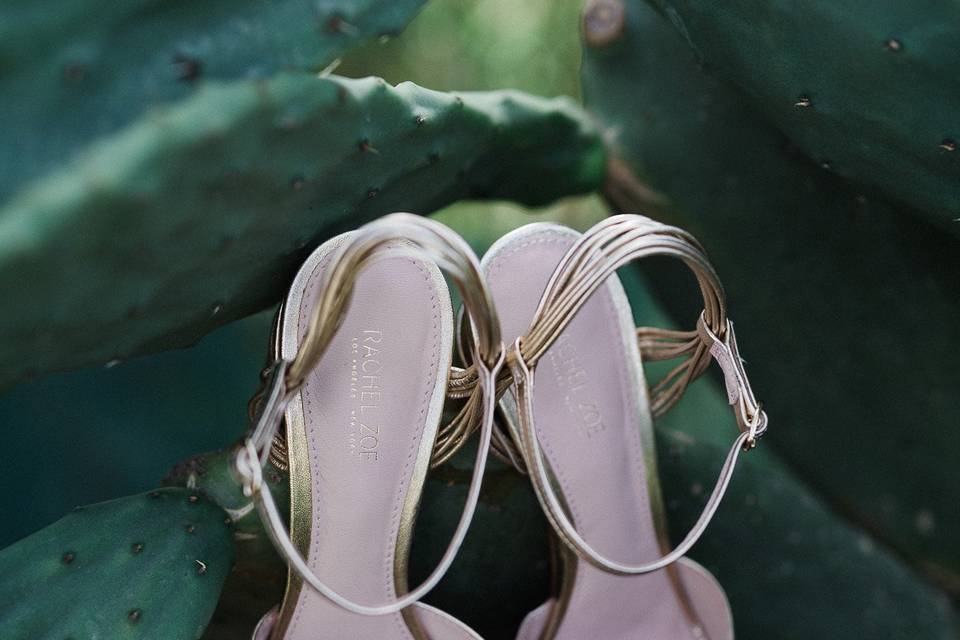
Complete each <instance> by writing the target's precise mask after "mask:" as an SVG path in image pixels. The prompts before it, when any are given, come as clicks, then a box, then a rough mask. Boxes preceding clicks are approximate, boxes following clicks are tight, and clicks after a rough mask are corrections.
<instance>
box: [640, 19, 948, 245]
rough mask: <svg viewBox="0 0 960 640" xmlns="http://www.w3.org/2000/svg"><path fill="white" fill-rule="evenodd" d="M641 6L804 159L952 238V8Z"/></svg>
mask: <svg viewBox="0 0 960 640" xmlns="http://www.w3.org/2000/svg"><path fill="white" fill-rule="evenodd" d="M650 2H651V4H653V5H655V6H656V7H658V8H659V9H660V10H661V11H662V12H663V13H664V14H666V16H668V17H669V19H670V20H671V22H673V23H674V25H675V27H676V28H677V30H678V31H679V32H680V33H681V34H682V35H683V37H685V38H686V39H687V41H688V42H689V44H690V46H691V47H692V48H693V49H694V50H695V51H696V52H697V54H698V55H699V57H700V58H701V59H702V61H703V62H704V64H706V65H707V66H708V67H710V69H711V70H715V71H716V72H717V73H718V74H720V75H722V76H724V77H725V78H727V79H729V80H731V81H733V82H734V83H735V84H737V85H738V86H739V87H740V88H741V89H743V90H744V91H745V92H746V93H747V94H748V95H749V98H750V101H751V102H752V103H753V104H754V105H755V106H756V107H758V108H759V110H760V111H762V112H763V113H764V114H765V115H766V116H767V117H768V118H770V119H771V120H772V121H773V122H775V123H776V124H777V125H778V126H779V127H780V128H781V129H782V130H783V131H784V132H785V133H787V135H788V136H789V137H790V140H791V142H793V144H795V145H796V146H797V147H799V148H800V149H801V150H802V151H803V152H804V153H805V154H806V155H807V156H808V157H810V158H811V159H813V160H814V161H816V162H817V163H818V164H822V165H825V166H827V167H829V170H830V171H831V172H835V173H838V174H840V175H842V176H846V177H850V178H854V179H856V180H858V181H861V182H863V183H866V184H869V185H872V186H873V187H875V188H877V189H879V190H881V191H884V192H885V193H887V194H889V195H891V196H894V197H896V198H897V199H899V200H902V201H904V202H905V203H907V204H908V205H910V206H912V207H913V208H914V209H916V210H917V211H918V212H920V213H922V214H925V215H926V216H927V217H928V218H929V219H930V220H933V221H934V222H936V223H938V224H939V225H940V226H942V227H944V228H947V229H949V230H950V231H951V232H952V233H954V234H955V235H957V236H960V222H958V219H960V149H958V144H960V73H958V72H957V70H958V69H960V46H958V44H957V30H956V25H957V24H960V4H958V3H956V2H939V1H937V0H918V1H916V2H902V1H901V0H879V1H878V0H848V1H846V2H840V3H838V2H833V1H831V0H809V1H808V2H794V1H792V0H775V1H770V0H735V1H733V2H714V1H712V0H650Z"/></svg>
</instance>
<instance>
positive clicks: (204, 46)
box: [0, 0, 424, 201]
mask: <svg viewBox="0 0 960 640" xmlns="http://www.w3.org/2000/svg"><path fill="white" fill-rule="evenodd" d="M423 3H424V0H387V1H384V0H320V1H314V0H270V1H268V2H264V1H263V0H235V1H232V2H231V1H227V0H213V1H211V2H153V1H152V0H125V1H123V2H108V3H99V2H91V1H90V0H53V1H52V2H45V3H44V4H43V5H42V6H39V5H36V4H35V3H31V2H25V1H23V0H17V1H14V2H6V3H4V5H3V7H2V8H0V91H2V93H3V95H4V96H5V99H4V100H3V101H0V121H2V122H3V123H4V129H3V134H2V135H3V138H2V140H3V143H2V144H0V166H3V167H4V170H3V172H0V201H3V200H5V199H6V198H7V197H9V196H10V195H11V194H12V193H13V191H14V190H15V189H16V188H17V187H18V186H19V185H21V184H23V183H26V182H28V181H32V180H35V179H36V178H38V177H40V176H42V175H44V174H46V173H48V172H49V171H51V170H52V169H54V168H55V167H57V166H59V165H60V164H61V163H62V162H64V160H69V159H71V158H72V157H73V155H74V154H75V153H76V152H78V151H79V150H81V149H83V148H84V147H85V146H86V145H87V144H89V143H90V141H92V140H96V139H97V138H99V137H102V136H104V135H109V134H111V133H114V132H115V131H117V130H119V129H120V128H121V127H123V126H126V125H127V124H129V123H131V122H133V121H134V120H135V119H136V118H138V117H139V116H140V115H141V114H142V113H143V112H145V111H146V110H147V109H148V108H152V107H154V106H156V105H158V104H165V103H170V102H173V101H176V100H180V99H183V98H186V97H187V96H189V95H191V94H192V93H194V92H196V91H197V90H198V88H200V87H202V86H203V85H204V83H205V82H207V81H208V80H224V79H238V78H248V77H263V76H265V75H266V74H269V73H272V72H274V71H277V70H279V69H304V70H315V71H317V70H319V69H321V68H322V67H323V66H324V65H326V64H328V63H329V62H331V61H332V60H334V59H335V58H337V57H338V56H340V55H341V54H342V53H343V52H344V51H346V50H347V49H349V48H351V47H352V46H355V45H357V44H359V43H361V42H363V41H365V40H368V39H371V38H376V37H379V36H387V35H393V34H396V33H398V32H399V31H400V30H402V29H403V27H404V26H405V25H406V23H407V22H408V21H409V20H410V19H411V18H412V17H413V16H414V15H415V14H416V12H417V11H418V10H419V9H420V7H421V6H422V5H423Z"/></svg>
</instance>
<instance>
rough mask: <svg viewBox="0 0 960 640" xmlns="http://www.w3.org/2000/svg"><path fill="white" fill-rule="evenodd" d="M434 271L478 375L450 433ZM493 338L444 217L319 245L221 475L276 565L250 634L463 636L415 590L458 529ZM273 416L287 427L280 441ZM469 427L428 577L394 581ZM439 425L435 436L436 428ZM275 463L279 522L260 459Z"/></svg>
mask: <svg viewBox="0 0 960 640" xmlns="http://www.w3.org/2000/svg"><path fill="white" fill-rule="evenodd" d="M441 268H442V269H444V270H445V271H446V272H447V273H448V274H449V276H450V278H451V280H452V281H453V282H454V283H455V284H456V286H457V287H458V289H459V290H460V292H461V294H462V296H463V300H464V303H465V307H466V309H467V317H468V319H469V322H470V325H471V326H472V328H473V334H474V335H475V336H476V338H477V340H476V341H475V345H476V347H475V349H474V350H473V357H474V358H475V362H476V363H477V366H476V368H475V371H476V372H477V376H478V377H477V382H478V384H477V385H475V386H473V387H472V388H471V392H470V398H469V401H468V402H467V405H468V407H469V410H468V411H465V412H464V413H463V417H462V419H461V422H458V423H457V424H456V425H454V427H453V431H456V432H457V435H456V437H454V438H453V439H451V438H449V437H443V436H440V435H439V434H438V427H439V422H440V415H441V410H442V407H443V402H444V396H445V393H444V392H445V390H446V388H447V385H448V378H449V365H450V353H451V343H452V334H453V318H452V312H451V308H450V298H449V292H448V291H447V287H446V283H445V282H444V279H443V278H442V276H441V275H440V269H441ZM503 354H504V352H503V346H502V343H501V341H500V332H499V323H498V320H497V315H496V312H495V310H494V306H493V303H492V299H491V296H490V293H489V291H488V290H487V288H486V285H485V283H484V282H483V279H482V278H481V276H480V268H479V263H478V261H477V259H476V256H474V254H473V253H472V251H471V250H470V248H469V247H468V246H467V244H466V243H465V242H464V241H463V240H462V239H461V238H459V236H457V235H456V234H455V233H453V232H452V231H451V230H449V229H448V228H446V227H444V226H443V225H441V224H440V223H437V222H434V221H431V220H429V219H425V218H421V217H419V216H413V215H410V214H393V215H390V216H387V217H384V218H381V219H380V220H377V221H375V222H373V223H371V224H369V225H367V226H365V227H363V228H361V229H359V230H357V231H355V232H350V233H347V234H344V235H342V236H340V237H338V238H335V239H333V240H331V241H329V242H327V243H326V244H324V245H323V246H321V247H320V248H319V249H318V250H317V251H316V252H315V253H314V254H313V255H312V256H311V257H310V258H309V259H308V260H307V261H306V263H305V264H304V265H303V267H302V268H301V270H300V272H299V273H298V275H297V277H296V279H295V281H294V283H293V286H292V287H291V291H290V294H289V296H288V297H287V299H286V301H285V303H284V306H283V310H282V312H281V314H280V317H279V319H278V322H277V327H276V333H275V357H276V361H275V363H274V364H273V365H272V366H271V367H270V368H269V370H268V374H269V375H268V376H267V380H266V384H265V389H264V392H263V394H261V397H260V399H259V401H258V402H257V405H258V406H257V408H258V412H257V415H256V418H255V420H254V421H253V428H252V429H251V431H250V432H249V434H248V436H247V438H246V441H245V442H244V444H243V446H242V447H241V448H239V450H238V451H237V455H236V461H235V472H236V476H237V478H238V480H239V481H240V483H241V484H242V486H243V489H244V492H245V493H246V494H247V495H249V496H252V497H253V499H254V503H255V504H256V507H257V510H258V512H259V514H260V517H261V519H262V520H263V522H264V524H265V526H266V528H267V530H268V532H269V534H270V536H271V538H272V539H273V542H274V544H275V546H276V547H277V549H278V551H279V552H280V554H281V555H282V557H283V558H284V559H285V560H286V562H287V564H288V566H289V567H290V574H289V580H288V586H287V591H286V595H285V597H284V601H283V604H282V606H281V607H280V608H279V609H278V610H277V609H275V610H274V611H272V612H270V613H269V614H268V615H267V616H266V617H265V618H264V619H263V620H262V621H261V623H260V625H259V626H258V628H257V630H256V632H255V634H254V638H256V639H257V640H266V639H267V638H271V639H273V640H278V639H281V638H282V639H283V640H319V639H324V638H326V639H334V638H335V639H338V640H342V639H344V638H381V639H387V640H394V639H396V640H399V639H407V638H416V639H420V640H423V639H430V640H468V639H469V640H477V639H478V636H477V635H476V634H475V633H474V632H473V631H471V630H470V629H469V628H467V627H466V626H465V625H463V624H462V623H460V622H458V621H456V620H454V619H453V618H452V617H450V616H449V615H446V614H444V613H442V612H440V611H437V610H436V609H433V608H431V607H428V606H426V605H423V604H421V603H419V602H418V601H419V600H420V599H421V598H422V597H423V596H424V595H425V594H426V593H427V592H429V591H430V590H431V589H432V588H433V587H434V586H435V585H436V584H437V583H438V582H439V581H440V579H441V578H442V577H443V575H444V573H445V572H446V571H447V569H448V568H449V566H450V564H451V563H452V561H453V559H454V556H455V555H456V553H457V550H458V548H459V547H460V544H461V543H462V541H463V539H464V536H465V534H466V532H467V528H468V527H469V525H470V521H471V518H472V516H473V513H474V510H475V508H476V505H477V499H478V496H479V492H480V483H481V480H482V477H483V471H484V468H485V466H486V460H487V453H488V450H489V443H490V439H491V437H492V432H493V426H492V419H493V412H494V408H495V402H496V400H495V394H494V389H495V385H494V381H495V378H496V376H497V374H498V372H499V370H500V368H501V365H502V364H503V357H504V355H503ZM281 421H282V422H283V424H284V425H285V438H284V437H278V430H279V428H280V425H281ZM477 430H478V431H479V432H480V443H479V448H478V452H477V457H476V463H475V467H474V471H473V477H472V480H471V484H470V487H469V489H468V494H467V500H466V504H465V506H464V510H463V514H462V516H461V518H460V521H459V523H458V525H457V527H456V530H455V532H454V534H453V537H452V540H451V542H450V544H449V547H448V548H447V550H446V552H445V553H444V555H443V557H442V559H441V560H440V562H439V564H438V566H437V567H436V569H435V570H434V571H433V572H432V573H431V574H430V576H429V577H428V578H427V579H426V580H425V581H424V582H423V584H421V585H419V586H417V587H416V588H415V589H412V590H409V589H408V588H407V585H406V582H407V557H408V553H409V549H410V544H411V537H412V529H413V524H414V520H415V518H416V512H417V508H418V505H419V503H420V497H421V494H422V490H423V484H424V480H425V477H426V474H427V471H428V468H429V466H430V465H431V464H434V465H435V464H438V463H439V462H442V461H443V460H445V459H447V458H448V457H449V456H450V455H452V453H453V452H454V451H455V450H456V448H457V447H458V446H460V444H462V443H463V441H464V440H465V436H464V434H469V433H471V432H473V431H477ZM450 431H451V428H450V427H447V428H445V430H444V433H450ZM270 456H273V458H274V460H275V462H277V463H279V464H280V465H282V466H286V465H289V474H290V483H291V517H290V531H289V533H288V532H287V529H286V527H285V526H284V523H283V519H282V517H281V516H280V513H279V510H278V508H277V505H276V504H275V503H274V500H273V498H272V496H271V494H270V491H269V487H268V485H267V484H265V483H264V482H263V481H262V467H263V465H264V464H265V463H266V461H267V459H268V458H269V457H270Z"/></svg>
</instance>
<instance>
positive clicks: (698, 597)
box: [483, 224, 732, 640]
mask: <svg viewBox="0 0 960 640" xmlns="http://www.w3.org/2000/svg"><path fill="white" fill-rule="evenodd" d="M577 236H578V234H577V233H576V232H574V231H572V230H570V229H567V228H565V227H561V226H558V225H550V224H534V225H528V226H527V227H524V228H522V229H519V230H517V231H515V232H513V233H512V234H509V235H508V236H506V237H504V238H503V239H501V240H500V241H499V242H498V243H497V244H495V245H494V247H493V248H491V250H490V251H489V252H488V253H487V255H486V256H485V257H484V259H483V267H484V273H485V275H486V277H487V280H488V283H489V285H490V288H491V290H492V292H493V296H494V300H495V302H496V305H497V309H498V311H499V313H500V319H501V323H502V327H503V337H504V341H505V342H506V343H507V344H510V343H511V342H512V341H513V340H514V339H515V338H516V337H517V336H518V335H522V334H523V333H524V332H525V331H526V330H527V328H528V326H529V322H530V319H531V318H532V316H533V313H534V311H535V308H536V306H537V303H538V302H539V300H540V296H541V294H542V292H543V290H544V287H545V286H546V283H547V281H548V280H549V278H550V275H551V273H552V272H553V270H554V268H555V267H556V266H557V263H558V262H559V261H560V259H561V257H562V256H563V255H564V253H565V252H566V250H567V249H568V248H569V247H570V246H571V245H572V244H573V242H574V241H575V240H576V238H577ZM535 376H536V378H535V387H534V398H533V404H534V416H535V422H536V428H537V433H538V435H539V438H540V442H541V444H542V447H543V451H544V453H545V455H546V456H547V460H548V463H549V466H550V469H551V470H552V472H553V474H554V476H555V478H556V482H557V483H558V485H559V487H560V489H561V490H562V495H563V498H564V500H565V501H566V504H567V506H568V508H569V510H570V515H571V516H572V520H573V522H574V524H575V526H576V527H577V529H578V530H579V532H580V533H581V535H582V536H583V537H584V538H585V539H586V540H587V541H588V542H589V543H590V544H591V545H593V546H594V548H596V549H598V551H599V552H600V553H602V554H604V555H605V556H607V557H609V558H612V559H615V560H618V561H621V562H630V563H639V562H644V561H649V560H653V559H656V558H657V557H659V556H660V555H661V549H660V545H659V542H658V538H657V533H656V528H655V526H654V516H653V512H652V509H651V492H650V490H648V474H655V473H656V468H655V461H654V458H653V455H654V452H653V448H652V445H653V436H652V418H651V414H650V409H649V406H648V400H647V394H646V390H645V382H644V377H643V370H642V367H641V366H640V356H639V353H638V348H637V344H636V339H635V337H634V328H633V321H632V317H631V313H630V309H629V305H628V303H627V300H626V295H625V294H624V292H623V287H622V286H621V285H620V282H619V279H617V278H616V277H613V278H611V279H610V280H608V282H607V283H606V284H605V285H604V286H602V287H601V288H600V289H599V290H598V291H597V292H596V293H595V294H594V295H593V296H592V297H591V298H590V299H589V300H588V302H587V303H586V304H585V305H584V307H583V308H582V309H581V310H580V312H579V313H578V315H577V317H576V318H575V319H574V320H573V321H572V322H571V324H570V325H569V326H568V327H567V328H566V329H565V330H564V332H563V334H562V335H561V336H560V338H559V339H558V340H557V341H556V342H555V343H554V344H553V345H552V346H551V348H550V349H549V350H548V351H547V352H546V354H545V355H544V356H543V357H542V358H541V359H540V361H539V362H538V364H537V369H536V373H535ZM656 498H659V496H656ZM679 572H680V573H681V574H682V576H683V577H682V582H683V584H684V585H685V587H686V590H687V592H688V596H689V598H690V601H691V603H692V608H693V609H694V610H695V611H696V613H697V615H696V616H691V615H690V614H688V613H687V611H686V610H685V608H684V607H683V605H682V601H681V598H680V596H679V595H678V591H677V589H676V587H675V586H674V584H673V582H672V581H671V579H670V577H669V575H668V573H667V572H666V571H659V572H655V573H651V574H646V575H640V576H616V575H611V574H608V573H604V572H602V571H600V570H599V569H596V568H594V567H593V566H592V565H589V564H588V563H586V562H583V561H578V562H577V567H576V578H575V583H574V587H573V591H572V593H571V596H570V600H569V604H568V606H567V610H566V614H565V615H564V616H563V619H562V621H561V622H560V625H559V627H558V630H557V634H556V636H555V637H556V638H557V640H583V639H584V638H602V639H603V640H627V639H630V640H636V639H638V638H643V639H655V640H700V639H702V638H706V637H709V638H710V639H711V640H730V638H732V634H731V632H730V631H728V629H730V628H731V626H730V615H729V610H728V608H727V605H726V598H725V597H724V595H723V592H722V590H720V588H719V586H718V585H717V584H716V582H715V581H714V580H713V579H712V577H709V574H706V576H707V577H708V578H709V579H707V578H705V577H704V575H703V574H705V573H706V572H705V571H703V570H702V569H699V568H696V567H695V565H694V564H693V563H690V562H684V563H683V564H682V566H680V569H679ZM550 606H552V603H547V604H546V605H545V606H544V607H541V609H538V610H537V611H535V612H534V613H532V614H531V615H530V616H529V617H528V619H527V620H526V621H525V623H524V625H523V627H522V628H521V632H520V636H519V637H520V638H521V639H523V640H535V639H537V638H539V637H540V632H541V630H542V628H543V625H544V623H545V621H546V618H547V614H548V612H549V607H550ZM697 617H699V621H697V620H696V618H697Z"/></svg>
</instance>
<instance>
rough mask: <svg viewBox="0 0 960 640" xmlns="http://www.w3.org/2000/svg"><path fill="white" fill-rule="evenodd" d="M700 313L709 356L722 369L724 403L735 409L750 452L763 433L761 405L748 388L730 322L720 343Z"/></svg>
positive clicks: (701, 328)
mask: <svg viewBox="0 0 960 640" xmlns="http://www.w3.org/2000/svg"><path fill="white" fill-rule="evenodd" d="M704 313H705V312H701V314H700V322H699V325H700V331H701V333H702V334H703V335H705V336H706V337H707V338H708V339H709V340H710V342H712V344H710V355H712V356H713V359H714V360H716V361H717V364H719V365H720V368H721V369H722V370H723V379H724V383H725V385H726V387H727V402H728V403H729V404H730V406H734V405H735V406H736V416H737V426H738V427H739V428H740V431H741V432H743V433H747V434H748V435H747V441H746V445H745V448H746V449H747V450H749V449H753V448H754V447H756V446H757V440H759V439H760V438H762V437H763V435H764V434H765V433H766V432H767V422H768V420H767V414H766V412H765V411H764V410H763V408H762V405H761V404H760V403H759V402H757V399H756V397H754V395H753V389H752V388H751V387H750V380H749V379H748V378H747V372H746V370H745V369H744V368H743V359H742V358H741V357H740V351H739V349H738V347H737V338H736V334H734V331H733V322H731V321H730V320H727V330H726V335H725V336H724V338H723V339H722V340H721V339H720V337H719V336H718V335H717V334H715V333H714V332H713V331H711V330H710V327H709V326H707V323H706V320H705V316H704Z"/></svg>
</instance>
